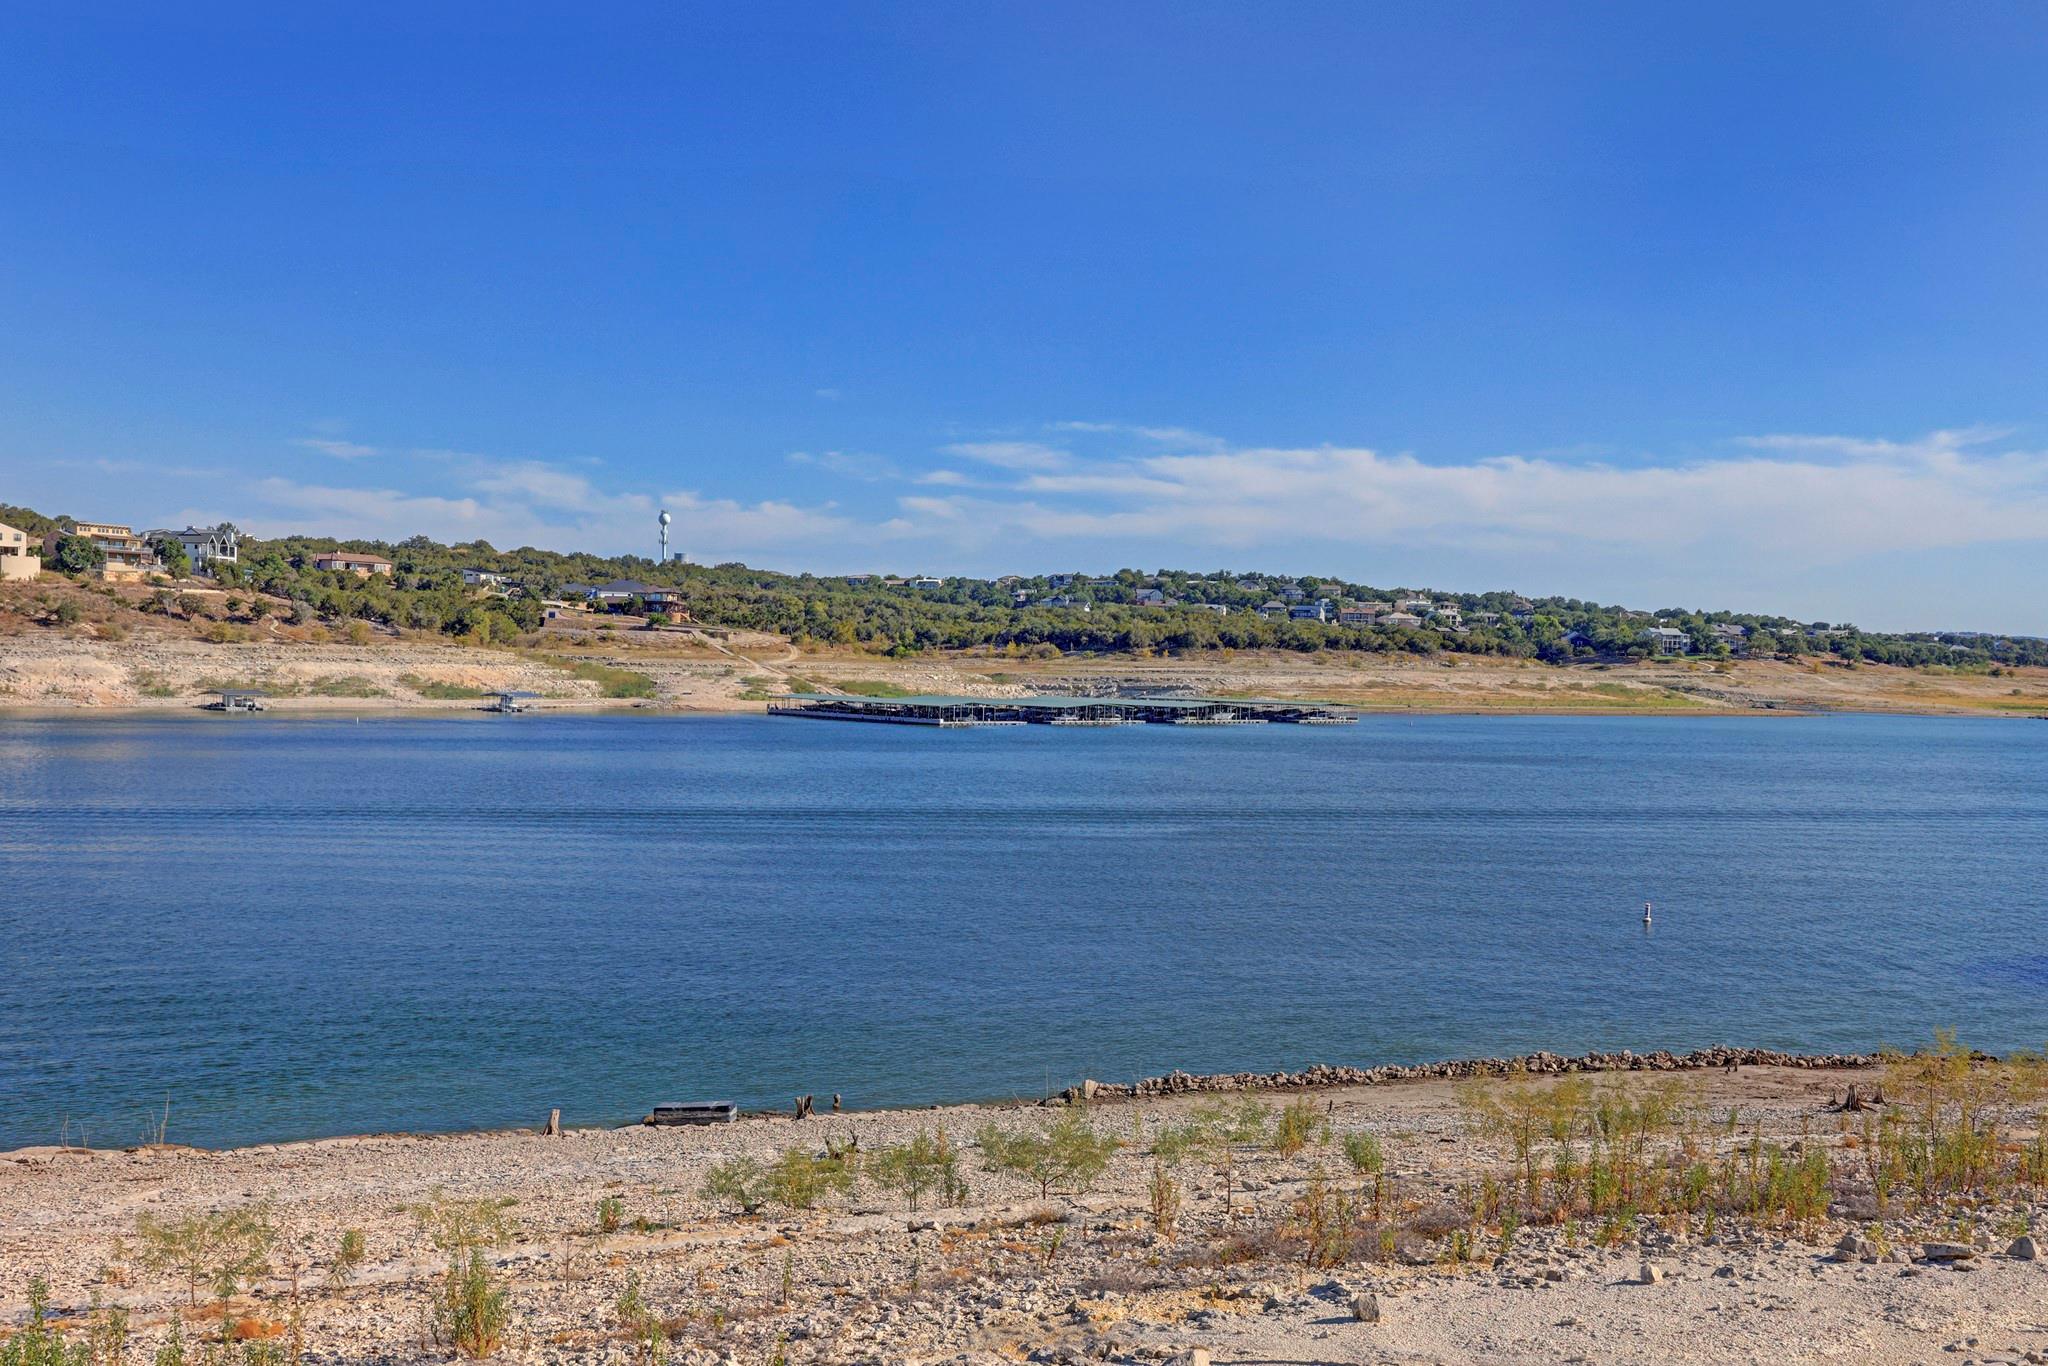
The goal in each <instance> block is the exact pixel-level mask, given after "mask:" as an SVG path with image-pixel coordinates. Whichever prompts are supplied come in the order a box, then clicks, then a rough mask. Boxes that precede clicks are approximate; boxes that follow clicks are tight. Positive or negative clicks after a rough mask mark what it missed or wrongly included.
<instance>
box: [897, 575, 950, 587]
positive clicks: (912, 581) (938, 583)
mask: <svg viewBox="0 0 2048 1366" xmlns="http://www.w3.org/2000/svg"><path fill="white" fill-rule="evenodd" d="M904 585H905V586H906V587H909V588H944V587H945V586H946V581H945V580H944V579H939V578H934V577H932V576H931V575H930V574H919V575H916V576H915V577H913V578H909V579H905V580H904Z"/></svg>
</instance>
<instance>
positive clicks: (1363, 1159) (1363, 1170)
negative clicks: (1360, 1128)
mask: <svg viewBox="0 0 2048 1366" xmlns="http://www.w3.org/2000/svg"><path fill="white" fill-rule="evenodd" d="M1344 1160H1345V1161H1346V1162H1348V1163H1350V1164H1351V1170H1352V1171H1353V1172H1355V1173H1356V1174H1357V1175H1359V1176H1378V1175H1379V1174H1380V1173H1381V1172H1383V1171H1385V1170H1386V1169H1387V1158H1386V1154H1385V1153H1384V1152H1382V1151H1381V1150H1380V1141H1379V1139H1378V1137H1377V1136H1375V1135H1373V1134H1368V1133H1364V1132H1358V1133H1349V1134H1346V1135H1344Z"/></svg>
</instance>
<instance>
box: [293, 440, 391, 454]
mask: <svg viewBox="0 0 2048 1366" xmlns="http://www.w3.org/2000/svg"><path fill="white" fill-rule="evenodd" d="M292 444H293V445H294V446H304V447H305V448H306V449H307V450H309V451H318V452H320V453H321V454H322V455H331V456H333V457H334V458H335V459H336V460H361V459H362V458H363V457H365V456H370V455H376V454H378V451H377V448H376V447H375V446H365V445H363V444H362V443H361V442H359V441H342V440H338V439H336V438H332V437H325V436H302V437H299V438H297V439H296V440H294V441H293V442H292Z"/></svg>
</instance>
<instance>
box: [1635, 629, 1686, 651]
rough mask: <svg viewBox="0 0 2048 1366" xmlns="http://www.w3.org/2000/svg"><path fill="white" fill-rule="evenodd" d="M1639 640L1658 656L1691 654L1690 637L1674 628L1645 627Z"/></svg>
mask: <svg viewBox="0 0 2048 1366" xmlns="http://www.w3.org/2000/svg"><path fill="white" fill-rule="evenodd" d="M1641 638H1642V639H1643V640H1644V641H1645V642H1647V643H1648V644H1649V646H1650V648H1651V649H1653V650H1655V651H1656V652H1657V653H1658V654H1660V655H1685V654H1691V653H1692V636H1691V635H1690V634H1689V633H1687V632H1685V631H1681V630H1679V629H1678V628H1677V627H1676V626H1645V627H1644V628H1643V631H1642V637H1641Z"/></svg>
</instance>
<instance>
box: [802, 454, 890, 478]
mask: <svg viewBox="0 0 2048 1366" xmlns="http://www.w3.org/2000/svg"><path fill="white" fill-rule="evenodd" d="M786 458H787V459H788V461H789V463H790V464H792V465H808V466H810V467H811V468H813V469H820V470H824V471H825V472H826V473H828V474H836V475H840V476H842V477H843V478H847V479H860V480H864V481H866V482H868V483H879V482H880V481H881V480H884V479H894V478H897V477H898V476H899V475H900V473H901V472H900V471H899V470H898V469H897V468H896V465H895V462H894V461H891V460H886V459H884V458H883V457H881V456H879V455H864V454H861V453H860V452H858V451H791V452H790V453H789V455H788V456H787V457H786Z"/></svg>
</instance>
